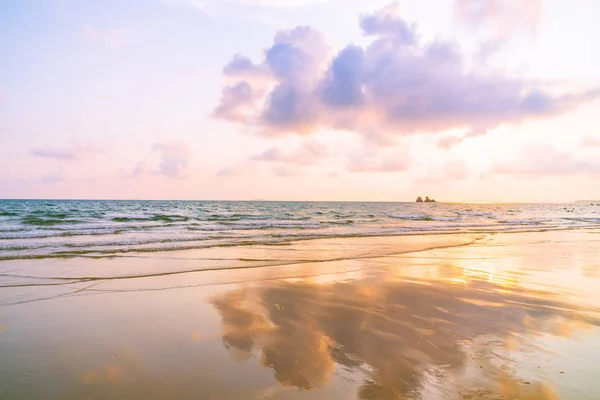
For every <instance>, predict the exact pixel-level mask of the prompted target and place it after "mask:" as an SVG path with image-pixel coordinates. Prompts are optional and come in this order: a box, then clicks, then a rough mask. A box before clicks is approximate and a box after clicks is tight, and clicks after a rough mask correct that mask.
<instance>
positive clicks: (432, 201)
mask: <svg viewBox="0 0 600 400" xmlns="http://www.w3.org/2000/svg"><path fill="white" fill-rule="evenodd" d="M417 203H436V201H435V200H434V199H430V198H429V196H425V200H423V199H422V198H421V196H419V197H417Z"/></svg>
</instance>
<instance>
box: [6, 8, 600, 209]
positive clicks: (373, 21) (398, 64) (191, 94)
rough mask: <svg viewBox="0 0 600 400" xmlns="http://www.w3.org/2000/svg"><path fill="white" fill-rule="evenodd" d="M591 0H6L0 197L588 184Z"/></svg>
mask: <svg viewBox="0 0 600 400" xmlns="http://www.w3.org/2000/svg"><path fill="white" fill-rule="evenodd" d="M597 15H600V2H598V1H596V0H576V1H573V2H565V1H563V0H522V1H519V2H516V1H513V0H485V1H482V0H423V1H419V2H415V1H411V0H400V1H396V2H390V0H385V1H379V0H371V1H369V2H365V1H360V0H35V1H33V0H3V1H1V2H0V60H1V61H0V198H77V199H190V200H258V199H260V200H315V201H413V200H414V199H415V198H416V197H417V196H425V195H428V196H430V197H433V198H435V199H437V200H438V201H482V202H483V201H500V202H567V201H575V200H580V199H594V200H598V199H600V47H599V46H597V44H596V43H595V42H596V40H595V38H598V37H600V26H599V25H598V24H597V21H596V18H595V17H596V16H597Z"/></svg>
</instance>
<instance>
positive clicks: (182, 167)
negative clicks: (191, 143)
mask: <svg viewBox="0 0 600 400" xmlns="http://www.w3.org/2000/svg"><path fill="white" fill-rule="evenodd" d="M152 150H154V151H156V152H158V153H159V154H160V162H159V164H158V170H156V171H154V173H157V174H160V175H164V176H166V177H168V178H172V179H182V178H185V177H186V171H187V167H188V164H189V159H190V155H191V151H190V149H189V147H188V145H187V144H186V143H183V142H172V143H154V144H153V145H152ZM138 166H139V164H138Z"/></svg>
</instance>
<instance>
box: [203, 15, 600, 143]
mask: <svg viewBox="0 0 600 400" xmlns="http://www.w3.org/2000/svg"><path fill="white" fill-rule="evenodd" d="M482 12H484V13H487V12H491V11H488V10H487V9H486V10H483V11H482ZM360 26H361V28H362V29H363V32H364V34H365V35H366V36H370V37H372V38H373V39H374V40H373V41H372V42H371V43H370V44H368V45H367V46H366V47H360V46H355V45H350V46H347V47H346V48H344V49H342V50H341V51H339V52H337V53H334V54H333V55H332V53H331V51H330V50H329V48H328V46H327V44H326V40H325V38H324V37H323V35H321V34H320V33H318V32H316V31H314V30H313V29H311V28H310V27H297V28H295V29H292V30H289V31H281V32H278V33H277V34H276V36H275V40H274V43H273V45H272V46H271V47H269V48H268V49H267V50H265V52H264V54H263V58H262V59H261V60H260V61H259V62H258V63H254V62H252V61H251V60H249V59H247V58H245V57H244V56H241V55H236V56H235V57H234V59H233V60H232V61H231V63H230V64H228V65H227V66H226V67H225V69H224V71H225V74H226V75H227V77H228V78H229V79H232V78H233V79H235V77H236V76H239V81H238V82H237V83H236V84H234V85H232V86H228V87H226V88H225V89H224V90H223V94H222V97H221V100H220V103H219V104H218V106H217V107H216V109H215V112H214V115H215V116H216V117H218V118H222V119H225V120H229V121H231V122H234V123H238V124H240V125H242V126H244V127H247V128H248V127H249V128H251V130H254V131H255V132H259V133H262V134H267V135H278V134H286V133H297V134H310V133H313V132H315V131H317V130H321V129H332V130H350V131H356V132H360V133H361V134H362V135H363V136H364V137H365V138H367V139H368V140H372V139H375V141H378V142H380V143H384V142H385V137H386V136H394V135H403V134H411V133H433V132H441V131H446V130H449V129H456V128H458V129H466V130H467V131H470V133H468V134H467V135H466V136H475V135H477V134H482V133H485V132H486V131H487V130H488V129H492V128H495V127H497V126H499V125H501V124H503V123H518V122H520V121H522V120H526V119H533V118H547V117H551V116H555V115H558V114H561V113H564V112H567V111H569V110H571V109H572V108H574V107H576V106H577V105H579V104H581V103H584V102H587V101H590V100H592V99H595V98H597V97H600V90H599V89H591V90H587V91H584V92H582V93H556V92H555V91H553V90H552V88H551V87H550V84H545V83H544V82H539V81H533V80H527V79H524V78H516V77H514V76H511V75H507V74H505V73H503V72H497V71H496V72H490V71H489V69H486V70H485V71H483V70H482V71H478V70H477V69H476V68H475V69H474V68H471V69H467V68H466V67H465V65H466V61H465V58H466V57H465V56H464V55H463V54H462V53H461V52H460V48H459V46H458V45H457V44H456V43H453V42H449V41H443V40H437V41H434V42H432V43H421V42H420V41H419V38H418V34H417V30H416V26H415V25H414V24H409V23H408V22H406V21H404V20H403V19H402V18H401V17H400V16H399V15H398V12H397V10H396V9H395V8H393V7H386V8H384V9H382V10H380V11H378V12H376V13H374V14H369V15H362V16H361V17H360ZM259 71H260V72H259ZM257 74H260V75H263V74H269V75H270V77H271V78H272V81H273V82H274V84H273V85H272V86H271V87H270V88H269V89H267V90H264V89H263V83H258V82H257V81H255V80H253V79H252V76H253V75H254V76H256V75H257ZM451 142H452V141H451V140H450V139H446V140H445V141H444V140H441V143H440V144H441V145H442V147H443V146H450V145H452V144H453V143H451ZM454 142H457V139H456V140H454ZM454 144H456V143H454Z"/></svg>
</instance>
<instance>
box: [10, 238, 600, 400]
mask: <svg viewBox="0 0 600 400" xmlns="http://www.w3.org/2000/svg"><path fill="white" fill-rule="evenodd" d="M0 266H1V267H2V273H1V274H0V398H1V399H4V398H6V399H228V400H229V399H232V400H233V399H344V400H346V399H362V400H367V399H368V400H383V399H526V400H527V399H529V400H533V399H536V400H554V399H597V398H598V393H600V367H599V366H598V365H597V360H598V359H600V358H599V357H600V329H599V327H600V293H599V292H598V290H597V288H598V287H599V286H598V285H599V283H600V235H599V234H598V233H596V231H559V232H543V233H514V234H464V235H450V236H446V235H442V236H440V235H434V236H419V237H381V238H332V239H322V240H313V241H303V242H293V243H288V244H282V245H279V246H264V245H256V246H246V247H235V248H210V249H201V250H190V251H181V252H164V253H160V252H159V253H152V254H141V255H138V256H129V257H117V258H101V259H89V258H70V259H52V260H47V259H45V260H12V261H4V262H2V264H0Z"/></svg>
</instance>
